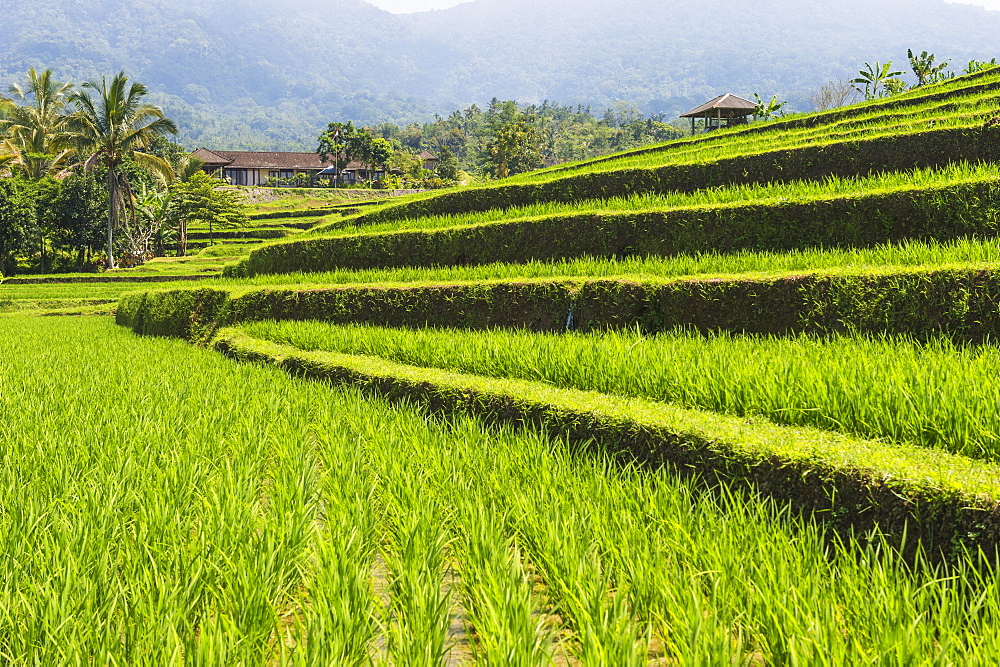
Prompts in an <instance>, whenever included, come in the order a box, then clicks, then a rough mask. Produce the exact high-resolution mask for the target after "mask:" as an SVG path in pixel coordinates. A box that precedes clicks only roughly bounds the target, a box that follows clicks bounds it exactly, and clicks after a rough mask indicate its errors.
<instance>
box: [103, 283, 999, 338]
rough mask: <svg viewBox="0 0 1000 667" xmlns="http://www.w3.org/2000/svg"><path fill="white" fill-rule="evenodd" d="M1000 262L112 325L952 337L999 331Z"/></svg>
mask: <svg viewBox="0 0 1000 667" xmlns="http://www.w3.org/2000/svg"><path fill="white" fill-rule="evenodd" d="M998 304H1000V269H997V268H995V267H991V268H952V269H942V270H906V271H899V270H897V271H886V272H883V273H875V272H872V273H859V274H848V275H842V274H836V273H814V274H809V275H800V276H782V277H756V278H755V277H742V278H727V279H704V280H677V281H669V282H649V281H643V282H639V281H629V280H625V279H611V278H609V279H597V280H593V279H592V280H559V281H531V282H528V281H525V282H495V283H470V284H454V285H431V286H345V287H339V288H317V289H294V288H287V289H253V290H248V289H246V288H242V289H231V290H227V289H215V288H202V289H190V290H184V289H181V290H172V291H164V292H149V293H144V294H133V295H128V296H126V297H124V298H123V299H122V301H121V302H120V303H119V307H118V322H119V324H122V325H126V326H130V327H132V328H133V329H134V330H135V331H136V332H138V333H144V334H153V335H168V336H181V337H184V338H188V339H189V340H203V339H206V338H207V337H209V336H210V335H211V334H212V332H214V331H215V330H216V329H217V328H219V327H221V326H229V325H233V324H237V323H240V322H248V321H254V320H264V319H275V320H289V319H290V320H308V319H318V320H326V321H330V322H336V323H348V322H367V323H371V324H378V325H383V326H396V327H424V326H439V327H460V328H470V329H486V328H493V327H518V328H526V329H529V330H533V331H561V330H565V329H566V328H567V327H571V328H574V329H576V330H580V331H589V330H599V329H606V328H615V327H640V328H642V329H643V330H646V331H663V330H669V329H673V328H675V327H691V328H694V329H697V330H700V331H715V330H725V331H734V332H748V333H761V334H774V335H783V334H789V333H795V332H815V333H829V332H836V331H845V330H857V331H865V332H873V333H881V332H886V333H891V334H907V335H913V336H916V337H927V336H931V335H936V334H945V335H948V336H951V337H952V338H954V339H956V340H962V341H972V342H977V341H982V340H985V339H987V338H996V337H998V336H1000V306H998Z"/></svg>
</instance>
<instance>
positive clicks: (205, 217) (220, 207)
mask: <svg viewBox="0 0 1000 667" xmlns="http://www.w3.org/2000/svg"><path fill="white" fill-rule="evenodd" d="M221 185H223V182H222V181H220V180H217V179H215V178H212V177H211V176H209V175H208V174H206V173H204V172H201V171H199V172H197V173H195V174H193V175H192V176H191V177H190V178H189V179H188V180H186V181H175V182H174V183H173V184H172V185H171V186H170V199H169V202H168V204H167V212H166V216H165V217H166V221H167V223H168V224H174V225H176V227H177V241H178V248H177V255H178V256H179V257H181V256H184V255H185V254H186V253H187V229H188V226H189V225H190V224H191V223H192V222H200V223H203V224H205V225H208V234H209V242H210V243H214V241H215V239H214V237H213V234H214V233H215V228H216V227H240V226H243V225H245V224H247V222H248V221H249V218H248V217H247V212H246V204H244V202H243V200H242V198H241V197H240V195H239V194H237V193H236V192H232V191H230V190H222V189H220V186H221Z"/></svg>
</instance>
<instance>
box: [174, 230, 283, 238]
mask: <svg viewBox="0 0 1000 667" xmlns="http://www.w3.org/2000/svg"><path fill="white" fill-rule="evenodd" d="M290 233H291V230H289V229H253V228H251V229H227V230H224V231H219V230H215V231H213V232H212V233H211V234H209V233H208V232H207V231H204V232H201V231H198V232H188V235H187V237H188V240H189V241H208V240H215V241H221V240H229V239H283V238H285V237H286V236H288V235H289V234H290Z"/></svg>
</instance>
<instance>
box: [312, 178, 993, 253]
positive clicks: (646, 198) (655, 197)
mask: <svg viewBox="0 0 1000 667" xmlns="http://www.w3.org/2000/svg"><path fill="white" fill-rule="evenodd" d="M997 180H1000V167H998V166H997V165H995V164H992V163H982V164H970V163H968V162H959V163H955V164H952V165H949V166H947V167H943V168H935V169H929V168H928V169H913V170H909V171H902V172H889V173H884V174H875V175H872V176H858V177H840V176H829V177H826V178H824V179H822V180H800V181H787V182H775V183H764V184H754V185H727V186H724V187H717V188H706V189H703V190H697V191H695V192H675V193H671V194H655V193H647V194H639V195H632V196H629V197H615V198H611V199H585V200H580V201H575V202H572V203H559V202H539V203H536V204H532V205H530V206H523V207H517V208H509V209H494V210H491V211H485V212H470V213H463V214H456V215H436V216H425V217H419V218H408V219H403V220H398V221H392V222H383V223H374V224H373V223H366V222H365V221H366V220H367V219H368V218H366V217H363V216H362V217H358V218H355V219H354V220H351V221H346V222H339V221H338V222H335V223H333V224H331V225H327V226H324V225H320V226H317V227H314V228H313V229H312V230H310V231H309V232H307V236H315V235H320V236H323V237H328V236H354V235H358V234H378V233H387V232H396V231H403V230H414V229H420V230H426V229H441V228H445V227H464V226H471V225H481V224H487V223H490V222H499V221H519V220H524V221H526V222H527V221H531V220H537V219H540V218H547V217H554V216H558V215H601V214H603V215H612V214H615V213H626V212H632V213H635V212H641V211H664V210H674V209H688V208H692V209H695V208H704V207H713V208H714V207H728V206H750V205H755V206H777V205H781V204H786V203H790V202H807V201H814V200H820V199H823V200H825V199H840V198H852V197H855V198H863V197H872V196H873V195H879V194H885V193H889V192H899V191H909V190H914V191H916V190H927V189H934V188H944V187H949V186H956V185H963V184H969V183H982V182H993V181H997Z"/></svg>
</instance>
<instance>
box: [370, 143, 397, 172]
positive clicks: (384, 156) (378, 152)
mask: <svg viewBox="0 0 1000 667" xmlns="http://www.w3.org/2000/svg"><path fill="white" fill-rule="evenodd" d="M390 157H392V144H391V143H390V142H389V141H387V140H385V139H383V138H382V137H374V138H373V139H372V142H371V147H370V149H369V154H368V158H367V159H368V160H370V162H369V164H370V165H371V167H372V169H376V168H378V167H381V168H382V170H383V171H385V172H388V167H387V165H388V164H389V158H390ZM387 175H388V174H387Z"/></svg>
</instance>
